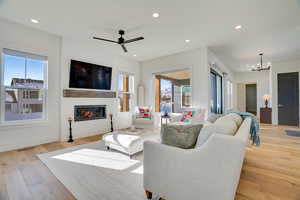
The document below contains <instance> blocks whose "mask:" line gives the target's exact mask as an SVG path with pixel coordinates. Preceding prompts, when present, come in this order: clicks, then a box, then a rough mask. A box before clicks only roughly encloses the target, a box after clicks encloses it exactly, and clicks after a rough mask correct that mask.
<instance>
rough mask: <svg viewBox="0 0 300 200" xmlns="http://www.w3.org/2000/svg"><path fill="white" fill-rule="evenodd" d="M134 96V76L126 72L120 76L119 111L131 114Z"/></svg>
mask: <svg viewBox="0 0 300 200" xmlns="http://www.w3.org/2000/svg"><path fill="white" fill-rule="evenodd" d="M133 95H134V75H133V74H130V73H126V72H120V73H119V75H118V98H119V103H120V104H119V111H120V112H129V111H130V109H131V108H130V107H131V99H132V97H133Z"/></svg>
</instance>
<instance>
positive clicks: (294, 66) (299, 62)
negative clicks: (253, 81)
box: [270, 58, 300, 124]
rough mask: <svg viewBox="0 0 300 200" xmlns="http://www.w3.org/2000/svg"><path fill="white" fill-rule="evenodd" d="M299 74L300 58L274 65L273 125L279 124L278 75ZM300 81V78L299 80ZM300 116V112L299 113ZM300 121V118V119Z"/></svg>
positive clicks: (272, 84) (272, 76)
mask: <svg viewBox="0 0 300 200" xmlns="http://www.w3.org/2000/svg"><path fill="white" fill-rule="evenodd" d="M288 72H299V73H300V58H299V59H295V60H287V61H280V62H275V63H272V68H271V76H270V77H271V90H272V123H273V124H278V86H277V75H278V74H279V73H288ZM299 77H300V74H299ZM299 81H300V78H299ZM299 84H300V83H299ZM299 104H300V102H299ZM299 116H300V112H299ZM299 119H300V118H299Z"/></svg>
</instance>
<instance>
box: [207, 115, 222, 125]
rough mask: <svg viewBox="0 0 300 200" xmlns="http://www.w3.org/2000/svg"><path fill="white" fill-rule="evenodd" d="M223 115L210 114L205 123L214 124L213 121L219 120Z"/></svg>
mask: <svg viewBox="0 0 300 200" xmlns="http://www.w3.org/2000/svg"><path fill="white" fill-rule="evenodd" d="M222 116H223V114H215V113H210V114H209V115H208V117H207V120H206V121H209V122H210V123H215V121H216V120H217V119H219V118H220V117H222Z"/></svg>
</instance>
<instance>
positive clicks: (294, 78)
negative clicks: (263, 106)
mask: <svg viewBox="0 0 300 200" xmlns="http://www.w3.org/2000/svg"><path fill="white" fill-rule="evenodd" d="M277 80H278V124H280V125H290V126H299V73H298V72H293V73H283V74H278V76H277Z"/></svg>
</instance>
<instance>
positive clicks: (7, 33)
mask: <svg viewBox="0 0 300 200" xmlns="http://www.w3.org/2000/svg"><path fill="white" fill-rule="evenodd" d="M3 48H8V49H13V50H17V51H24V52H28V53H33V54H37V55H43V56H47V57H48V99H47V102H48V112H47V113H48V120H46V121H43V122H39V123H31V124H18V125H16V124H14V125H4V124H2V125H0V152H1V151H7V150H12V149H20V148H24V147H29V146H35V145H39V144H43V143H48V142H53V141H59V140H67V137H68V134H69V132H68V124H67V118H68V117H70V116H73V114H74V111H73V107H74V105H96V104H97V105H103V104H105V105H107V107H108V112H107V113H113V115H114V125H115V128H125V127H128V126H130V125H131V121H132V113H120V112H118V100H117V99H104V98H103V99H100V98H97V99H90V98H63V96H62V95H63V89H66V88H68V82H69V67H70V59H75V60H80V61H85V62H90V63H94V64H99V65H105V66H109V67H112V68H113V74H112V90H114V91H115V90H116V88H117V74H118V72H119V71H122V72H130V73H133V74H134V75H135V95H134V97H133V98H132V106H133V107H134V106H135V105H136V99H137V95H136V94H137V83H138V82H139V75H140V72H139V69H140V68H139V63H138V62H136V61H133V60H128V59H125V58H123V57H121V56H119V55H113V54H107V53H106V49H105V46H102V45H101V44H99V42H96V41H93V40H91V39H88V38H86V39H82V40H73V39H72V38H71V37H70V38H61V37H60V36H57V35H53V34H49V33H46V32H43V31H39V30H36V29H33V28H30V27H26V26H23V25H20V24H16V23H12V22H9V21H6V20H0V52H1V53H2V49H3ZM116 48H118V47H116ZM120 51H121V49H120ZM0 61H1V60H0ZM1 63H2V62H1ZM1 98H3V97H1ZM0 112H3V111H2V110H1V111H0ZM109 129H110V122H109V120H108V119H106V120H103V119H99V120H92V121H83V122H76V123H74V124H73V134H74V137H75V138H79V137H85V136H90V135H95V134H98V133H103V132H106V131H108V130H109Z"/></svg>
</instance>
